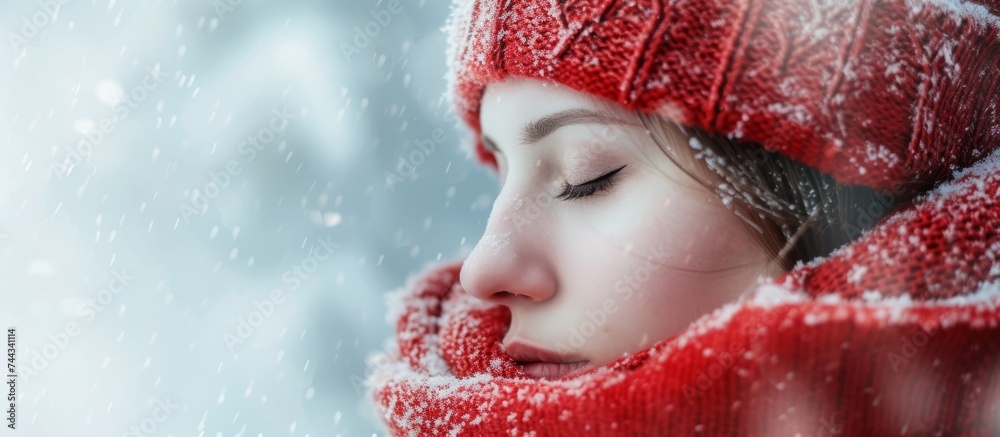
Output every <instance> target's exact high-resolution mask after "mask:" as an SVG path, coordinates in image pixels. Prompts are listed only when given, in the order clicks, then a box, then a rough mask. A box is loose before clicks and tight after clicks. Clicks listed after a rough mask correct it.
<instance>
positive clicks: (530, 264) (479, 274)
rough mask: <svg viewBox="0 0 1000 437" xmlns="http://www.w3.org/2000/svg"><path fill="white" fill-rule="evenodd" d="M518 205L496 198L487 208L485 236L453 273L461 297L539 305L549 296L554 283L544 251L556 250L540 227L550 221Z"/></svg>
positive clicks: (544, 227) (555, 283) (528, 208)
mask: <svg viewBox="0 0 1000 437" xmlns="http://www.w3.org/2000/svg"><path fill="white" fill-rule="evenodd" d="M501 196H503V193H501ZM524 203H525V202H523V201H521V200H519V198H514V199H513V200H511V201H508V200H506V199H504V198H501V197H498V198H497V202H495V203H494V204H493V210H492V212H491V213H490V218H489V221H488V222H487V224H486V231H485V232H484V233H483V237H482V238H481V239H480V240H479V242H478V243H477V244H476V247H475V248H473V249H472V252H471V253H470V254H469V256H468V257H467V258H466V259H465V262H464V263H463V264H462V269H461V272H460V274H459V281H460V282H461V284H462V288H464V289H465V291H466V292H467V293H469V294H471V295H473V296H475V297H478V298H479V299H482V300H485V301H490V302H494V303H502V304H506V305H509V304H512V303H514V302H517V301H530V302H544V301H546V300H548V299H550V298H551V297H552V296H553V295H554V294H555V291H556V287H557V285H558V284H557V281H556V275H555V273H554V271H553V269H552V264H551V263H550V260H552V258H551V257H550V255H551V253H550V251H551V250H553V249H552V248H553V247H555V246H556V245H555V244H554V242H551V241H546V237H548V236H549V235H550V233H549V232H547V229H546V226H547V224H546V223H551V221H550V220H544V219H543V218H544V215H545V211H540V210H539V209H538V208H534V209H532V208H530V205H528V207H525V205H524ZM528 211H533V212H532V213H529V212H528Z"/></svg>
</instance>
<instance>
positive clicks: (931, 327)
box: [369, 0, 1000, 436]
mask: <svg viewBox="0 0 1000 437" xmlns="http://www.w3.org/2000/svg"><path fill="white" fill-rule="evenodd" d="M501 3H502V6H501ZM998 14H1000V6H997V4H996V3H985V2H984V3H983V4H982V5H980V4H976V3H973V2H961V1H958V0H885V1H874V0H856V1H829V2H824V1H807V0H744V1H733V2H717V1H711V0H689V1H683V0H678V1H674V2H670V3H669V4H668V3H667V2H660V1H628V2H624V1H613V0H600V1H599V0H593V1H583V0H580V1H574V0H566V1H560V2H555V1H553V2H544V1H530V0H511V1H505V2H499V1H480V2H474V3H472V4H470V5H468V6H466V7H460V8H458V9H456V11H455V15H454V17H453V19H454V24H455V29H454V30H453V34H452V35H453V38H454V44H453V49H454V50H453V52H452V55H451V58H452V61H453V65H452V71H453V72H454V73H455V75H454V77H452V80H453V82H452V89H453V95H452V97H453V98H454V103H455V105H456V108H457V109H458V111H459V113H460V114H461V115H462V117H463V118H464V119H465V121H466V122H467V123H468V125H469V126H471V127H472V129H473V130H474V131H477V132H478V128H479V124H478V122H479V121H478V116H479V115H478V111H479V109H478V108H479V98H480V97H481V95H482V91H483V88H484V87H485V86H486V85H488V84H489V83H490V82H495V81H499V80H502V79H503V78H504V77H506V76H508V75H518V76H526V77H535V78H542V79H550V80H555V81H558V82H560V83H565V84H568V85H570V86H572V87H573V88H575V89H578V90H582V91H586V92H589V93H592V94H595V95H599V96H602V97H606V98H609V99H611V100H613V101H616V102H619V103H621V104H622V105H624V106H626V107H629V108H633V109H640V110H646V111H650V112H657V113H660V114H665V115H669V116H671V117H673V118H675V119H677V120H678V121H680V122H683V123H687V124H693V125H698V126H702V127H705V128H707V129H709V130H712V131H717V132H723V133H727V134H729V135H730V136H732V137H740V138H743V139H745V140H748V141H754V142H758V143H760V144H763V145H764V146H765V147H768V148H770V149H772V150H777V151H779V152H781V153H784V154H786V155H788V156H790V157H792V158H794V159H797V160H799V161H801V162H804V163H806V164H808V165H812V166H815V167H816V168H819V169H820V170H823V171H825V172H828V173H830V174H832V175H834V177H835V178H837V179H838V180H839V181H841V182H845V183H863V184H866V185H869V186H872V187H875V188H879V189H882V190H885V191H887V192H888V191H891V190H896V192H897V193H903V192H905V191H906V190H908V189H910V188H907V187H913V186H915V185H914V184H912V182H920V183H924V184H927V185H934V186H935V188H934V189H933V190H931V191H929V192H928V193H926V194H923V195H921V196H919V197H917V198H916V199H915V201H914V203H913V204H912V206H910V207H908V208H906V209H904V210H901V211H897V212H895V213H893V214H890V215H889V216H887V217H885V218H883V219H882V220H880V221H879V222H878V223H877V224H876V225H875V226H874V227H873V228H872V229H871V230H869V231H867V232H865V233H864V234H863V235H862V236H861V237H860V238H859V239H858V240H856V241H854V242H852V243H851V244H848V245H846V246H844V247H842V248H840V249H838V250H837V251H835V252H834V253H832V254H831V255H830V256H828V257H825V258H821V259H816V260H814V261H812V262H810V263H808V264H800V265H798V266H796V268H794V269H793V270H792V271H790V272H788V273H786V274H785V275H783V276H781V277H779V278H776V279H773V280H770V281H767V282H761V283H760V284H758V286H757V288H756V289H755V290H754V291H753V292H752V293H750V294H749V295H747V296H746V297H745V298H743V299H741V300H740V301H738V302H733V303H730V304H727V305H725V306H723V307H722V308H720V309H718V310H716V311H715V312H713V313H712V314H709V315H706V316H704V317H702V318H700V319H699V320H697V321H696V322H694V323H693V324H692V325H691V326H689V327H688V328H687V329H686V330H684V331H683V332H682V333H680V334H679V335H677V336H675V337H672V338H669V339H664V340H662V341H660V342H659V343H657V344H655V345H654V346H652V347H650V348H648V349H646V350H643V351H640V352H638V353H635V354H633V355H630V356H628V357H624V358H621V359H619V360H618V361H616V362H614V363H611V364H608V365H605V366H601V367H598V368H594V369H590V370H588V371H586V372H583V373H579V374H572V375H568V376H566V377H563V378H561V379H559V380H551V381H546V380H536V379H532V378H530V377H528V376H526V374H525V373H524V372H523V369H521V368H520V366H519V365H518V364H517V363H515V362H513V361H512V360H511V359H510V357H509V356H507V355H506V354H505V353H504V352H503V350H502V349H501V340H502V338H503V335H504V333H505V331H506V329H507V327H508V325H509V323H510V313H509V312H508V311H507V309H506V308H505V307H503V306H497V305H493V304H489V303H485V302H483V301H480V300H477V299H475V298H474V297H472V296H470V295H468V294H467V293H465V292H464V290H462V288H461V286H460V284H458V273H459V270H460V269H461V261H460V260H457V261H453V262H450V263H444V264H440V265H435V266H430V267H428V268H427V269H426V272H424V273H422V274H421V275H419V276H414V277H411V279H410V281H409V283H408V284H407V286H406V287H405V288H404V289H402V290H401V291H400V292H398V293H395V294H394V296H395V297H396V298H397V299H398V302H397V303H398V305H397V306H396V312H395V313H394V314H393V315H392V316H391V318H392V320H393V322H394V323H395V326H396V337H395V339H394V340H393V341H391V342H390V344H389V346H388V348H387V351H388V353H386V354H381V355H378V356H375V357H373V359H372V361H371V366H372V367H373V369H374V370H375V372H374V374H373V377H372V378H371V379H370V380H369V383H370V386H371V395H372V397H373V399H374V401H375V404H376V407H377V409H378V412H379V413H380V416H381V417H382V419H383V420H384V422H385V423H386V425H387V426H388V427H389V429H390V430H391V431H392V432H393V434H396V435H412V436H424V435H477V436H478V435H514V436H521V435H531V436H542V435H581V434H597V435H698V434H701V435H796V434H801V435H821V436H833V435H984V436H985V435H1000V231H998V230H1000V151H995V150H997V149H998V146H1000V104H998V102H1000V80H998V77H1000V43H998V41H1000V33H998V29H1000V19H998V18H997V15H998ZM476 151H477V152H476V153H477V156H478V157H479V158H480V159H481V160H483V161H484V162H485V163H487V164H489V165H494V162H493V160H492V156H491V155H489V153H488V152H486V151H485V149H483V148H482V146H481V144H477V149H476ZM888 203H889V202H886V205H888ZM872 214H873V215H878V214H881V211H879V212H872Z"/></svg>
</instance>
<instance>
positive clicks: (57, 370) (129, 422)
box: [0, 0, 497, 436]
mask: <svg viewBox="0 0 1000 437" xmlns="http://www.w3.org/2000/svg"><path fill="white" fill-rule="evenodd" d="M56 6H58V7H56ZM448 8H449V6H448V2H444V1H437V2H426V4H425V2H424V1H410V0H400V1H399V2H398V3H396V2H389V1H387V0H383V1H382V2H376V1H360V2H359V1H347V0H343V1H334V2H323V1H300V2H279V1H276V0H271V1H263V0H214V1H177V0H163V1H142V2H139V1H120V0H119V1H116V0H94V1H90V0H42V1H37V0H36V1H23V2H10V3H9V4H6V5H5V9H4V12H3V14H2V16H0V24H2V29H3V31H4V41H3V42H4V47H2V49H0V120H2V123H0V142H2V148H0V324H2V325H3V326H2V327H3V328H4V330H6V329H7V328H8V327H15V328H17V342H18V343H17V344H18V360H19V374H20V380H19V385H18V390H19V392H18V398H17V403H18V413H17V414H18V416H17V417H18V423H17V424H18V430H17V432H15V433H10V432H0V435H8V434H11V435H26V436H55V435H88V436H90V435H93V436H98V435H100V436H105V435H109V436H110V435H113V436H118V435H123V434H125V433H130V432H131V431H130V430H131V429H133V427H134V429H136V430H139V432H140V433H141V434H136V435H173V436H194V435H199V436H200V435H205V436H241V435H242V436H258V435H265V436H269V435H294V436H305V435H312V436H327V435H345V436H347V435H372V434H373V433H378V434H379V435H381V434H382V432H381V427H380V425H378V422H377V419H376V418H375V416H374V414H373V412H372V410H371V406H370V405H369V404H368V403H367V400H366V399H365V396H364V391H363V390H364V389H363V387H362V386H361V381H362V380H363V378H364V376H365V361H364V358H365V356H366V355H367V354H368V353H370V352H373V351H376V350H377V349H378V348H379V346H380V344H381V341H382V340H383V339H384V338H386V337H387V336H388V335H389V334H390V327H389V326H388V325H387V324H386V321H385V306H384V302H383V295H384V294H385V293H387V292H389V291H392V290H394V289H396V288H398V287H401V286H402V285H403V284H404V283H405V282H406V280H407V278H408V277H409V276H410V275H411V274H413V273H415V272H417V271H419V270H421V268H422V267H423V266H425V265H426V264H428V263H431V262H435V261H437V260H442V261H446V260H450V259H455V258H459V257H464V256H465V254H467V253H468V252H469V251H470V250H471V248H472V246H473V245H474V244H475V242H476V241H477V240H478V238H479V236H480V235H481V234H482V230H483V228H484V223H485V220H486V218H487V216H488V213H489V207H490V205H491V204H492V200H493V198H494V196H495V194H496V190H497V187H496V186H497V184H496V179H495V178H494V177H493V176H492V175H491V174H490V173H489V172H488V171H487V170H486V169H485V168H484V167H481V166H478V165H476V164H475V163H474V161H473V160H472V158H470V157H469V156H468V155H467V154H466V153H465V151H464V150H462V148H461V145H460V141H461V140H462V139H463V138H465V137H464V135H465V134H464V132H461V131H458V130H455V123H454V118H453V116H450V115H449V114H448V108H447V104H446V102H445V101H444V100H443V97H442V94H443V92H444V88H445V80H444V78H443V75H444V73H445V35H444V34H443V33H442V32H441V30H440V28H441V27H442V26H443V25H444V23H445V20H446V18H447V15H448ZM365 33H367V34H365ZM362 34H365V35H363V36H362ZM421 144H422V145H423V146H424V147H423V149H421V148H420V147H418V146H419V145H421ZM389 174H395V175H396V176H393V177H389V176H387V175H389ZM387 181H388V183H387ZM275 290H277V291H275ZM275 293H277V294H275ZM273 296H278V297H279V298H273ZM5 389H6V386H5ZM5 409H6V408H5ZM3 431H9V430H7V429H6V428H5V429H4V430H3ZM128 435H132V434H128Z"/></svg>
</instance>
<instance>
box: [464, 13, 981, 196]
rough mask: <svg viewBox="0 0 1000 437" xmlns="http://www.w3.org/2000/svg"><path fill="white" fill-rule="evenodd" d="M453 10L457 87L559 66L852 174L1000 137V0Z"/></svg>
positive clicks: (603, 87)
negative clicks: (998, 0) (978, 1)
mask: <svg viewBox="0 0 1000 437" xmlns="http://www.w3.org/2000/svg"><path fill="white" fill-rule="evenodd" d="M466 3H467V4H465V5H462V6H460V7H459V8H458V9H457V10H456V11H455V13H454V15H453V21H454V22H453V23H452V24H453V26H454V29H453V31H452V38H453V42H452V44H453V50H452V53H451V54H450V59H451V62H452V68H451V72H452V74H451V76H450V80H451V88H450V89H451V92H452V94H451V98H452V100H453V103H454V105H455V108H456V110H457V112H458V114H459V115H460V116H461V117H462V118H463V119H464V120H465V122H466V123H467V124H468V125H469V126H470V127H471V128H472V130H473V131H474V133H475V134H476V139H475V142H474V143H475V154H476V156H477V157H478V158H479V159H480V160H481V161H482V162H484V163H486V164H487V165H489V166H491V167H493V168H494V169H495V168H496V162H495V161H494V158H493V156H492V154H491V153H490V152H489V151H488V150H487V149H486V148H485V147H484V146H483V144H482V142H481V140H480V139H479V138H478V137H479V129H480V125H479V102H480V99H481V98H482V94H483V90H484V87H485V86H486V85H488V84H489V83H492V82H496V81H501V80H503V79H504V78H505V77H507V76H522V77H530V78H536V79H543V80H551V81H555V82H559V83H561V84H564V85H567V86H569V87H570V88H573V89H576V90H579V91H583V92H587V93H589V94H593V95H596V96H600V97H604V98H606V99H609V100H611V101H614V102H617V103H619V104H621V105H623V106H624V107H626V108H630V109H637V110H641V111H645V112H653V113H659V114H663V115H666V116H669V117H671V118H673V119H674V120H676V121H678V122H681V123H684V124H688V125H696V126H700V127H702V128H705V129H707V130H708V131H710V132H719V133H724V134H727V135H728V136H730V137H731V138H739V139H742V140H746V141H750V142H755V143H759V144H762V145H763V146H764V147H766V148H768V149H771V150H776V151H779V152H781V153H783V154H785V155H787V156H789V157H791V158H793V159H795V160H798V161H800V162H802V163H804V164H806V165H809V166H811V167H815V168H817V169H819V170H822V171H824V172H826V173H829V174H831V175H832V176H834V178H835V179H837V180H838V181H839V182H841V183H845V184H864V185H868V186H872V187H875V188H879V189H881V190H883V191H890V190H893V189H895V188H896V186H897V185H900V184H906V185H905V186H907V187H910V186H913V187H920V184H911V183H912V182H924V183H929V182H933V181H940V180H942V179H943V178H946V177H947V176H948V174H949V172H950V171H951V169H953V168H963V167H966V166H968V165H970V164H972V163H973V162H975V161H977V160H979V159H982V158H983V157H984V156H985V155H987V154H989V152H990V151H991V150H994V149H996V148H997V147H998V145H1000V105H998V102H1000V81H998V80H997V77H998V73H997V72H998V71H1000V33H998V32H1000V19H998V18H997V15H1000V3H998V2H994V1H987V0H982V1H981V4H980V3H977V2H974V1H965V2H963V1H960V0H887V1H875V0H848V1H821V0H733V1H724V0H687V1H684V0H677V1H670V2H667V1H661V0H636V1H627V2H626V1H612V0H590V1H585V0H577V1H574V0H564V1H559V2H556V1H540V0H509V1H503V2H501V1H499V0H493V1H490V0H486V1H476V2H466Z"/></svg>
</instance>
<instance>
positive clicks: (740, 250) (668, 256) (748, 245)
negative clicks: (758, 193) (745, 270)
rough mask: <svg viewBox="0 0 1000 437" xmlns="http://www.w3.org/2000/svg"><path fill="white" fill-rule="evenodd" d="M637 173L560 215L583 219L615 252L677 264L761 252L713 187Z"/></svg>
mask: <svg viewBox="0 0 1000 437" xmlns="http://www.w3.org/2000/svg"><path fill="white" fill-rule="evenodd" d="M636 179H638V180H634V181H631V183H627V184H623V186H621V187H616V188H618V190H616V191H615V192H614V193H613V195H612V196H609V197H607V198H606V199H598V200H600V201H599V202H595V203H594V204H593V205H588V206H587V208H589V210H588V211H584V212H578V216H577V217H573V218H571V217H562V218H560V220H561V221H562V222H563V223H573V222H576V223H581V224H584V225H586V227H587V228H589V231H590V232H591V233H595V234H598V236H600V237H601V238H602V239H603V240H605V241H606V242H608V243H610V244H611V245H612V246H614V247H615V248H616V249H617V251H619V252H622V253H635V254H637V255H638V256H639V257H640V258H645V259H653V260H654V261H655V262H657V263H658V264H662V265H664V266H666V267H672V268H677V269H686V270H696V271H718V270H725V269H730V268H734V267H736V266H740V265H745V264H747V263H749V262H753V261H756V260H760V259H762V257H764V252H763V250H762V249H761V248H760V246H759V245H758V244H757V243H756V241H755V240H754V239H753V237H752V236H751V235H750V234H749V233H748V232H747V229H748V228H747V227H746V226H745V225H744V224H743V222H742V221H741V219H740V218H739V217H737V216H736V215H735V214H734V213H733V212H732V211H730V210H729V209H727V208H726V207H725V205H723V204H722V202H721V200H720V199H719V198H718V197H717V196H716V195H715V194H714V193H711V192H709V191H708V190H707V189H706V190H698V189H694V188H690V187H686V186H681V185H678V184H676V183H664V182H663V178H662V177H660V176H657V175H651V176H648V175H647V176H645V177H640V178H636ZM583 232H586V231H583Z"/></svg>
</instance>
